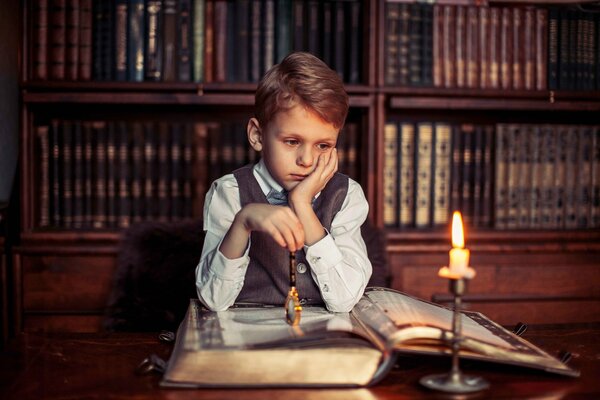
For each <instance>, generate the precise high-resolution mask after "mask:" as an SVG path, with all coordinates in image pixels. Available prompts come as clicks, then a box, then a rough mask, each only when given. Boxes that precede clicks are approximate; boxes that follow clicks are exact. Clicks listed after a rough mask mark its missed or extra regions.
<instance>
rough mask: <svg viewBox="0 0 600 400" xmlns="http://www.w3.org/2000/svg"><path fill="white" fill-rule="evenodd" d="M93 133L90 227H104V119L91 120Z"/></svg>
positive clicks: (105, 177)
mask: <svg viewBox="0 0 600 400" xmlns="http://www.w3.org/2000/svg"><path fill="white" fill-rule="evenodd" d="M92 130H93V135H94V153H95V154H94V162H95V164H96V165H95V168H94V172H95V174H94V182H93V186H94V189H93V193H94V195H93V204H94V210H93V213H92V227H93V228H95V229H104V228H106V181H107V176H106V134H107V129H106V121H94V122H92Z"/></svg>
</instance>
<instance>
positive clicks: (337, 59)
mask: <svg viewBox="0 0 600 400" xmlns="http://www.w3.org/2000/svg"><path fill="white" fill-rule="evenodd" d="M333 7H334V10H333V12H334V24H333V32H334V41H333V52H334V56H333V60H332V61H333V69H334V70H335V71H336V72H337V73H338V75H339V76H340V78H341V79H342V81H344V82H346V81H347V79H348V76H347V73H346V70H345V67H346V63H345V60H346V56H347V54H346V53H347V50H346V45H347V41H346V34H347V32H346V29H345V21H346V12H345V10H344V3H343V2H342V1H336V2H335V3H334V6H333Z"/></svg>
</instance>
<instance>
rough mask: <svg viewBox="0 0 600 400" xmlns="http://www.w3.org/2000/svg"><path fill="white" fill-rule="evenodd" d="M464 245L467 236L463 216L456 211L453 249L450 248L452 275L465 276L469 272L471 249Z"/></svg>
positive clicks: (453, 221) (453, 226)
mask: <svg viewBox="0 0 600 400" xmlns="http://www.w3.org/2000/svg"><path fill="white" fill-rule="evenodd" d="M464 247H465V236H464V232H463V224H462V217H461V215H460V212H458V211H455V212H454V215H453V216H452V249H451V250H450V264H449V266H448V268H449V270H450V273H451V274H452V275H458V276H460V277H464V276H465V274H466V273H467V268H468V267H469V256H470V251H469V250H468V249H465V248H464Z"/></svg>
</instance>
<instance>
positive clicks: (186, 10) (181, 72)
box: [177, 0, 193, 82]
mask: <svg viewBox="0 0 600 400" xmlns="http://www.w3.org/2000/svg"><path fill="white" fill-rule="evenodd" d="M177 7H178V8H177V18H178V21H177V68H178V71H177V72H178V74H177V77H178V80H179V81H181V82H190V81H191V80H192V40H193V38H192V32H193V27H192V0H179V1H178V2H177Z"/></svg>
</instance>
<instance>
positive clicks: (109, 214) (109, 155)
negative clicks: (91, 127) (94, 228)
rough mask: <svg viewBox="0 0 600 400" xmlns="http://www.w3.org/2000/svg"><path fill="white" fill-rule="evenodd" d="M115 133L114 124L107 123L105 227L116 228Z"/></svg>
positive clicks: (116, 161)
mask: <svg viewBox="0 0 600 400" xmlns="http://www.w3.org/2000/svg"><path fill="white" fill-rule="evenodd" d="M117 150H118V149H117V132H116V126H115V123H114V122H112V121H109V122H108V126H107V133H106V225H107V226H108V227H109V228H116V227H117V226H118V225H117V189H118V187H119V182H118V178H119V177H118V172H117V171H118V169H117V163H118V152H117Z"/></svg>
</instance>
